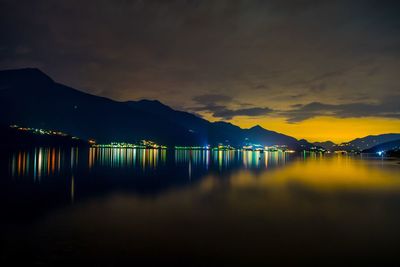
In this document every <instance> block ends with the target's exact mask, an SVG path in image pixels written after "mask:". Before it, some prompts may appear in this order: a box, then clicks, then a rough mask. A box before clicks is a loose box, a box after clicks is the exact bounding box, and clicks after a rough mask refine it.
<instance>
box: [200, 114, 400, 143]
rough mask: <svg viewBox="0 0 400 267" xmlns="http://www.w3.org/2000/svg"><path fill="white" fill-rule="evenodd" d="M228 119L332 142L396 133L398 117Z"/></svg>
mask: <svg viewBox="0 0 400 267" xmlns="http://www.w3.org/2000/svg"><path fill="white" fill-rule="evenodd" d="M202 115H203V114H202ZM204 118H205V119H207V120H210V121H218V119H215V118H214V117H212V116H210V115H209V114H204ZM229 122H231V123H233V124H235V125H237V126H240V127H241V128H251V127H253V126H255V125H260V126H262V127H263V128H265V129H268V130H271V131H276V132H279V133H283V134H286V135H290V136H293V137H295V138H297V139H306V140H307V141H310V142H317V141H328V140H330V141H332V142H335V143H342V142H347V141H351V140H353V139H355V138H359V137H364V136H367V135H377V134H385V133H400V120H399V119H388V118H375V117H365V118H334V117H316V118H312V119H308V120H305V121H302V122H298V123H288V122H286V120H285V118H277V117H263V118H260V117H258V118H250V117H235V118H233V119H232V120H230V121H229Z"/></svg>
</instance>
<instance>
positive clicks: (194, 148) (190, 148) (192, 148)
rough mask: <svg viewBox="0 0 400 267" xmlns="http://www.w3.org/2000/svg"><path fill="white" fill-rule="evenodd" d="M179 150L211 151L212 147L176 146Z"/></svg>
mask: <svg viewBox="0 0 400 267" xmlns="http://www.w3.org/2000/svg"><path fill="white" fill-rule="evenodd" d="M175 149H177V150H210V145H206V146H175Z"/></svg>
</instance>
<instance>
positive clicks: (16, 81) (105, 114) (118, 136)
mask: <svg viewBox="0 0 400 267" xmlns="http://www.w3.org/2000/svg"><path fill="white" fill-rule="evenodd" d="M0 115H1V116H0V123H1V124H2V125H11V124H17V125H22V126H27V127H36V128H43V129H54V130H60V131H63V132H66V133H68V134H71V135H74V136H77V137H80V138H82V139H90V138H93V139H95V140H96V141H97V142H98V143H105V142H112V141H120V142H136V141H138V140H142V139H147V140H153V141H155V142H158V143H160V144H166V145H168V146H173V145H206V144H210V145H216V144H218V143H223V144H230V145H232V146H241V145H242V144H243V143H245V142H252V143H260V144H263V145H275V144H277V145H288V146H289V147H291V148H294V149H298V148H300V147H304V146H309V145H310V146H311V144H309V143H308V142H304V141H298V140H297V139H295V138H293V137H290V136H287V135H284V134H280V133H277V132H274V131H269V130H266V129H264V128H262V127H261V126H255V127H252V128H250V129H242V128H240V127H238V126H235V125H233V124H231V123H228V122H209V121H207V120H205V119H202V118H200V117H198V116H196V115H194V114H191V113H188V112H183V111H177V110H174V109H172V108H170V107H168V106H166V105H164V104H162V103H161V102H159V101H157V100H139V101H126V102H119V101H114V100H111V99H108V98H104V97H100V96H95V95H91V94H87V93H84V92H81V91H79V90H76V89H74V88H71V87H68V86H65V85H62V84H59V83H57V82H55V81H53V80H52V79H51V78H50V77H49V76H47V75H46V74H44V73H43V72H41V71H40V70H38V69H32V68H27V69H19V70H5V71H0Z"/></svg>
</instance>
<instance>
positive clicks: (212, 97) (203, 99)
mask: <svg viewBox="0 0 400 267" xmlns="http://www.w3.org/2000/svg"><path fill="white" fill-rule="evenodd" d="M193 101H195V102H196V103H200V104H203V105H208V104H215V103H221V102H222V103H226V102H231V101H232V97H231V96H227V95H222V94H206V95H199V96H195V97H193Z"/></svg>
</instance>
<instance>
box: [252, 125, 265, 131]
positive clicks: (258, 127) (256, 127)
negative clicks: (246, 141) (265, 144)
mask: <svg viewBox="0 0 400 267" xmlns="http://www.w3.org/2000/svg"><path fill="white" fill-rule="evenodd" d="M250 130H258V131H259V130H264V131H265V129H264V128H263V127H261V126H260V125H258V124H257V125H256V126H253V127H251V128H250Z"/></svg>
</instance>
